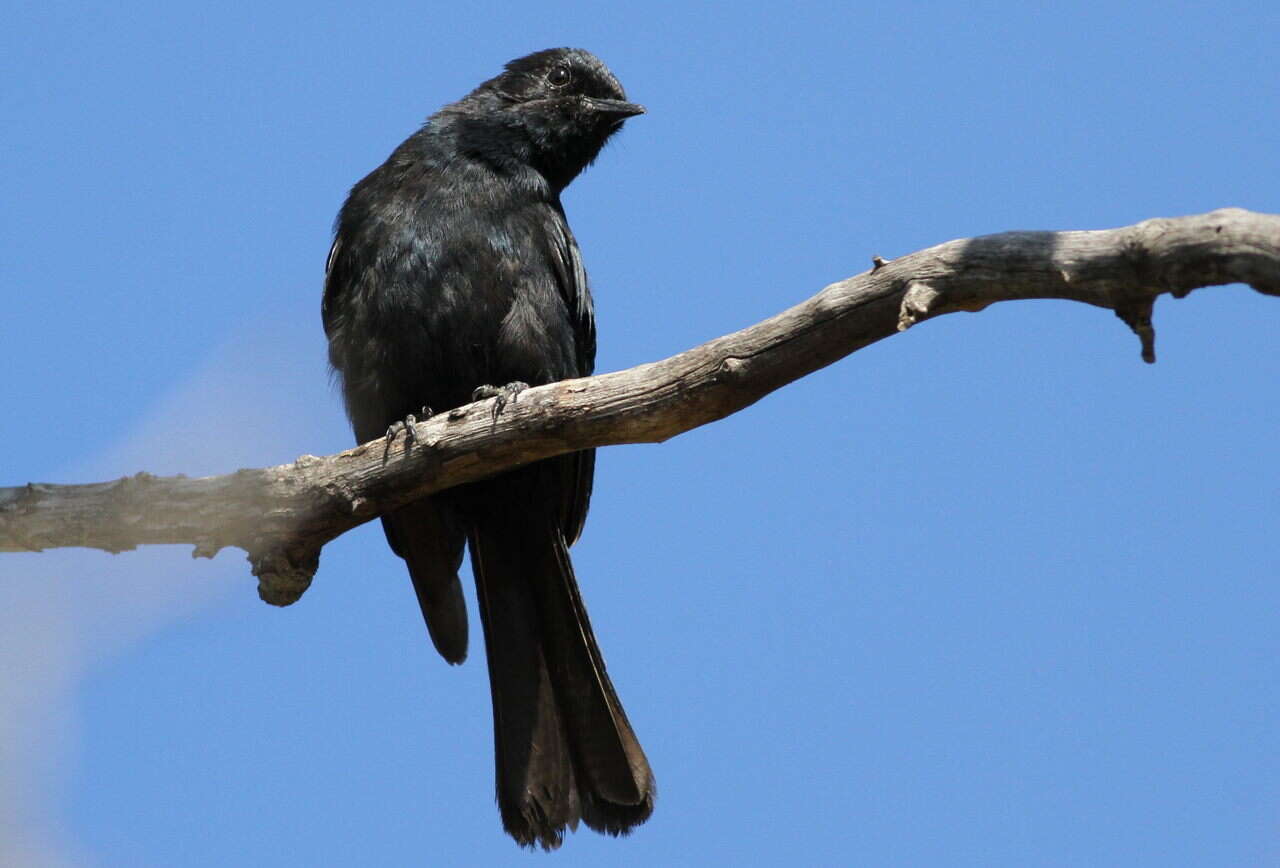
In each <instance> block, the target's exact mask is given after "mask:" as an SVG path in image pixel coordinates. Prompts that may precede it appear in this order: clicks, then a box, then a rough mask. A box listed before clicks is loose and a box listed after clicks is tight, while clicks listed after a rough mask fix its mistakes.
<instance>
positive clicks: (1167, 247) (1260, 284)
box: [0, 209, 1280, 605]
mask: <svg viewBox="0 0 1280 868" xmlns="http://www.w3.org/2000/svg"><path fill="white" fill-rule="evenodd" d="M873 265H874V267H873V268H872V269H871V270H870V271H868V272H865V273H863V274H860V275H857V276H856V277H851V278H848V279H847V280H842V281H840V282H839V283H834V284H832V285H831V286H828V287H827V288H826V289H824V290H822V291H821V292H819V293H818V294H817V295H815V296H813V297H812V298H810V299H808V300H807V301H804V302H802V303H801V304H798V305H796V306H795V307H793V308H791V309H789V310H786V311H783V312H782V313H780V314H778V315H777V316H774V317H771V318H770V319H767V320H765V321H764V322H761V323H758V324H756V325H753V326H751V327H749V328H746V329H743V330H741V331H738V332H734V333H733V334H730V335H725V336H724V337H721V338H717V339H715V340H713V341H709V342H707V343H705V344H703V345H701V346H698V347H694V348H693V349H691V350H687V351H685V352H683V353H680V354H678V355H675V356H672V357H670V358H668V359H664V360H662V361H659V362H653V363H651V364H646V365H639V366H637V367H634V368H630V369H628V370H625V371H618V372H616V373H612V374H603V375H600V376H596V377H589V378H585V379H579V380H566V381H564V382H560V383H553V384H551V385H547V386H541V387H538V388H535V389H530V390H528V391H526V392H523V393H521V394H520V396H519V399H518V400H517V401H516V402H513V403H509V404H507V406H506V408H505V409H504V410H503V411H502V413H501V416H500V417H498V418H495V416H494V404H493V401H492V399H490V400H489V401H485V402H480V403H476V404H471V405H468V406H466V407H462V408H459V409H457V410H454V411H451V412H448V413H442V414H440V415H437V416H434V417H432V418H431V419H430V420H427V421H424V422H420V423H419V424H417V425H416V426H414V427H413V429H412V434H413V436H412V437H406V436H405V435H401V436H400V437H399V438H398V439H396V440H395V441H394V442H391V443H388V442H385V441H381V440H378V441H374V442H371V443H366V444H364V445H362V446H359V447H356V448H355V449H349V450H347V451H346V452H341V453H339V454H337V455H331V456H328V457H325V458H317V457H315V456H310V455H304V456H303V457H301V458H299V459H298V460H297V461H296V462H294V463H293V464H286V465H281V466H278V467H268V468H264V469H252V470H240V471H237V472H235V473H232V474H228V475H225V476H211V477H206V478H203V479H189V478H186V477H183V476H177V477H164V478H161V477H155V476H151V475H149V474H145V473H140V474H138V475H137V476H132V477H127V478H124V479H119V480H116V481H114V482H104V483H95V484H90V485H41V484H29V485H26V486H21V487H17V488H0V551H40V550H42V549H46V548H57V547H63V546H87V547H90V548H98V549H104V550H106V551H110V552H119V551H124V550H127V549H132V548H135V547H136V546H138V545H142V544H148V543H187V544H193V545H195V551H194V555H195V556H204V557H212V556H213V555H214V554H215V553H216V552H217V551H218V550H219V549H221V548H223V547H225V546H237V547H239V548H242V549H244V550H245V551H247V552H248V553H249V560H250V562H251V564H252V567H253V572H254V574H255V575H257V576H258V577H259V593H260V595H261V596H262V598H263V599H264V600H266V601H267V602H269V603H273V604H276V605H287V604H289V603H292V602H294V601H295V600H296V599H298V597H299V596H301V594H302V593H303V592H304V591H305V590H306V588H307V585H308V584H309V583H310V581H311V577H312V576H313V575H314V573H315V570H316V567H317V566H318V564H319V558H320V549H321V548H322V547H323V546H324V544H325V543H327V542H328V541H329V540H331V539H333V538H335V537H337V536H339V535H340V534H342V533H344V532H346V531H348V530H350V529H351V528H353V527H355V526H356V525H359V524H361V523H363V522H366V521H369V520H370V519H372V518H375V517H376V516H378V515H380V514H381V513H383V512H386V511H388V510H390V509H394V508H395V507H397V506H400V505H402V504H404V503H407V502H409V501H411V500H414V499H416V498H418V497H421V496H423V495H425V494H429V493H431V492H433V491H440V490H442V489H445V488H451V487H453V486H455V485H459V484H462V483H465V482H471V481H473V480H476V479H480V478H482V477H484V476H489V475H492V474H494V473H497V472H500V471H503V470H507V469H510V468H512V467H516V466H518V465H521V464H526V463H528V462H530V461H535V460H537V459H540V458H547V457H550V456H552V455H558V454H561V453H564V452H569V451H573V450H576V449H585V448H588V447H593V446H611V445H615V444H621V443H651V442H660V441H663V440H666V439H667V438H669V437H673V436H675V435H676V434H680V433H682V432H684V431H688V430H690V429H691V428H696V427H698V426H700V425H705V424H707V423H708V422H714V421H715V420H717V419H722V418H724V417H725V416H728V415H730V414H732V413H735V412H737V411H738V410H741V409H743V408H744V407H747V406H749V405H751V404H753V403H755V402H756V401H758V400H759V399H760V398H762V397H764V396H765V395H767V394H769V393H770V392H772V391H774V390H775V389H777V388H779V387H781V386H783V385H786V384H787V383H790V382H792V381H793V380H797V379H799V378H800V377H803V376H805V375H806V374H809V373H811V372H813V371H815V370H817V369H819V368H822V367H824V366H826V365H829V364H831V363H832V362H834V361H836V360H838V359H841V358H843V357H844V356H847V355H849V354H850V353H853V352H856V351H857V350H859V349H861V348H862V347H865V346H867V345H868V344H871V343H873V342H875V341H878V340H880V339H882V338H885V337H888V336H890V335H892V334H895V333H897V332H899V331H904V330H906V329H907V328H910V327H911V326H913V325H915V324H917V323H919V322H922V321H923V320H926V319H930V318H932V317H935V316H939V315H941V314H945V313H952V312H954V311H962V310H963V311H978V310H982V309H983V308H985V307H986V306H988V305H990V304H993V303H995V302H998V301H1009V300H1014V299H1032V298H1059V299H1069V300H1073V301H1082V302H1086V303H1088V304H1093V305H1097V306H1099V307H1104V308H1109V309H1111V310H1113V311H1114V312H1115V313H1116V315H1117V316H1118V317H1120V319H1122V320H1123V321H1124V322H1125V323H1126V324H1127V325H1128V326H1129V327H1130V328H1131V329H1132V330H1133V331H1134V333H1135V334H1136V335H1137V336H1138V338H1139V340H1140V342H1141V347H1142V356H1143V358H1144V359H1145V360H1146V361H1148V362H1151V361H1154V360H1155V331H1154V328H1153V327H1152V324H1151V312H1152V307H1153V305H1154V303H1155V300H1156V298H1157V297H1159V296H1160V295H1161V294H1163V293H1169V294H1171V295H1173V296H1174V297H1176V298H1181V297H1182V296H1185V295H1186V294H1187V293H1189V292H1191V290H1193V289H1196V288H1198V287H1204V286H1214V285H1220V284H1227V283H1247V284H1249V285H1250V286H1252V287H1253V288H1254V289H1256V290H1257V291H1258V292H1261V293H1264V294H1267V295H1280V216H1277V215H1267V214H1255V213H1251V212H1248V211H1243V210H1240V209H1224V210H1220V211H1214V212H1211V213H1209V214H1202V215H1197V216H1191V217H1177V218H1170V219H1154V220H1146V221H1144V222H1142V223H1138V224H1136V225H1134V226H1126V227H1123V228H1119V229H1106V230H1099V231H1089V232H1007V233H1003V234H1000V235H988V236H983V237H980V238H972V239H964V240H958V241H949V242H947V243H946V244H940V245H938V246H936V247H930V248H928V249H927V250H922V251H919V252H918V253H913V254H911V255H909V256H904V257H901V258H899V259H895V260H893V261H885V260H883V259H881V258H879V257H876V258H875V259H874V260H873Z"/></svg>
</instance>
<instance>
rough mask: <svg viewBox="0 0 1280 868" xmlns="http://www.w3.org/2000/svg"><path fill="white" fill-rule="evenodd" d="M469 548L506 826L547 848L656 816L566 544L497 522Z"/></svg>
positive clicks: (478, 530) (477, 533) (551, 534)
mask: <svg viewBox="0 0 1280 868" xmlns="http://www.w3.org/2000/svg"><path fill="white" fill-rule="evenodd" d="M513 535H514V536H518V537H519V538H518V539H513V538H512V537H513ZM470 542H471V557H472V566H473V569H474V572H475V576H476V590H477V596H478V597H479V601H480V616H481V620H482V622H483V624H484V635H485V649H486V651H487V657H488V661H489V684H490V688H491V690H492V692H493V725H494V746H495V754H496V757H497V796H498V807H499V809H500V810H501V812H502V822H503V825H504V826H505V827H506V830H507V832H508V834H510V835H511V836H512V837H513V838H515V839H516V841H518V842H519V843H520V844H522V845H525V846H532V845H534V844H540V845H541V846H542V847H543V848H544V849H547V850H552V849H555V848H556V847H558V846H559V845H560V842H561V840H562V839H563V836H564V830H565V827H566V826H567V827H569V828H576V827H577V823H578V820H579V819H582V820H583V822H585V823H586V824H587V826H589V827H590V828H592V829H595V830H596V831H599V832H606V833H608V834H611V835H624V834H626V833H628V832H630V831H631V829H632V828H633V827H634V826H637V825H639V824H640V823H643V822H644V821H645V820H646V819H648V817H649V814H650V813H652V811H653V800H654V782H653V775H652V773H651V772H650V770H649V763H648V760H646V759H645V755H644V751H643V750H642V749H641V747H640V743H639V742H638V741H637V740H636V737H635V733H633V732H632V730H631V724H630V723H628V722H627V716H626V713H625V712H624V711H623V710H622V705H621V703H619V702H618V697H617V694H615V693H614V690H613V685H612V684H611V683H610V681H609V675H608V673H607V672H605V668H604V660H603V659H602V658H601V656H600V649H599V648H598V647H597V646H596V640H595V636H593V635H592V632H591V623H590V622H589V621H588V620H587V612H586V609H585V607H584V606H583V604H582V598H581V596H580V595H579V593H578V585H577V581H576V579H575V578H574V574H573V564H572V562H571V561H570V560H569V552H568V547H567V545H566V544H565V540H564V536H563V534H562V533H561V532H560V530H558V529H555V528H549V527H545V526H543V527H534V528H524V527H522V528H520V529H519V530H516V529H515V528H513V527H511V525H510V524H508V523H507V522H502V526H501V527H500V528H491V529H486V528H485V527H484V526H483V525H480V526H473V528H472V530H471V535H470Z"/></svg>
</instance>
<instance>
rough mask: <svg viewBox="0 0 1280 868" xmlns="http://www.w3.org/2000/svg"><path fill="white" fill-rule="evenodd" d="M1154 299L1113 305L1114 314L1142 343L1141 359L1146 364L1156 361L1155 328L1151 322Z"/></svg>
mask: <svg viewBox="0 0 1280 868" xmlns="http://www.w3.org/2000/svg"><path fill="white" fill-rule="evenodd" d="M1154 309H1155V299H1153V298H1144V299H1141V300H1138V301H1129V302H1122V303H1120V304H1117V305H1116V307H1115V313H1116V316H1118V317H1120V319H1121V320H1123V321H1124V324H1125V325H1127V326H1128V327H1129V328H1130V329H1131V330H1132V331H1133V333H1134V334H1135V335H1137V336H1138V340H1139V341H1140V342H1141V344H1142V360H1143V361H1144V362H1146V363H1147V364H1148V365H1154V364H1155V362H1156V328H1155V325H1154V324H1153V323H1152V322H1151V315H1152V312H1153V311H1154Z"/></svg>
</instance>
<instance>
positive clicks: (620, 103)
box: [587, 97, 645, 120]
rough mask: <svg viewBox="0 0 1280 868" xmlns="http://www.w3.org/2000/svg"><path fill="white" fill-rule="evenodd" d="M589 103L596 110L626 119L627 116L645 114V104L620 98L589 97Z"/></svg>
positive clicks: (607, 115)
mask: <svg viewBox="0 0 1280 868" xmlns="http://www.w3.org/2000/svg"><path fill="white" fill-rule="evenodd" d="M587 105H589V106H590V107H591V108H592V109H593V110H595V111H596V112H598V113H600V114H602V115H605V116H606V117H612V118H617V119H618V120H625V119H626V118H631V117H635V116H636V115H642V114H644V111H645V110H644V106H642V105H638V104H636V103H633V102H626V101H625V100H620V99H596V98H595V97H587Z"/></svg>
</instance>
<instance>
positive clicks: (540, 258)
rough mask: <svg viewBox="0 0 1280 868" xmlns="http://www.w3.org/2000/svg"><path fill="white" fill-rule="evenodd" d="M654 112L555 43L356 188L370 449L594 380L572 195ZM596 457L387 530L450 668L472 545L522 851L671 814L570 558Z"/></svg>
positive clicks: (347, 319)
mask: <svg viewBox="0 0 1280 868" xmlns="http://www.w3.org/2000/svg"><path fill="white" fill-rule="evenodd" d="M643 112H644V108H643V107H641V106H638V105H636V104H634V103H631V102H628V101H627V98H626V94H625V93H624V92H623V90H622V85H620V84H619V83H618V80H617V79H616V78H614V76H613V74H612V73H611V72H610V71H609V70H608V68H607V67H606V66H605V65H604V64H603V63H602V62H601V61H600V60H599V59H598V58H596V57H595V56H593V55H591V54H589V53H588V52H586V51H581V50H577V49H568V48H558V49H550V50H547V51H539V52H537V53H535V54H531V55H529V56H528V57H522V58H520V59H518V60H513V61H511V62H510V63H508V64H507V65H506V69H505V71H504V72H503V73H502V74H501V75H499V76H497V77H496V78H492V79H490V80H489V81H486V82H485V83H484V84H482V85H480V86H479V87H477V88H476V89H475V90H474V91H472V92H471V93H469V94H467V95H466V96H465V97H463V98H462V99H460V100H458V101H457V102H455V103H453V104H452V105H448V106H445V107H444V108H442V109H441V110H440V111H438V112H436V113H435V114H434V115H432V116H431V117H430V118H428V119H427V122H426V124H425V125H423V127H422V128H421V129H420V130H418V132H416V133H414V134H413V135H412V136H410V137H409V138H408V139H406V140H405V141H404V143H402V144H401V145H400V147H398V148H396V150H395V151H394V152H393V153H392V154H391V156H390V157H389V158H388V159H387V161H386V162H385V163H383V164H382V165H381V166H379V167H378V168H377V169H375V170H374V171H373V172H371V173H370V174H369V175H368V176H367V177H366V178H364V179H363V180H362V181H360V182H359V183H358V184H356V185H355V187H353V188H352V190H351V194H350V196H348V198H347V201H346V203H345V204H344V205H343V206H342V211H341V212H340V213H339V215H338V219H337V221H336V228H335V237H334V241H333V247H332V249H331V250H330V251H329V260H328V264H327V265H326V268H325V289H324V303H323V307H322V315H323V319H324V328H325V334H326V335H327V336H328V338H329V360H330V362H331V364H332V365H333V368H334V371H335V373H336V374H337V376H338V378H339V379H340V380H341V384H342V391H343V397H344V398H345V401H346V408H347V415H348V416H349V417H350V419H351V425H352V428H353V429H354V432H355V436H356V439H357V440H358V441H359V442H361V443H364V442H366V441H369V440H372V439H374V438H376V437H379V436H381V435H383V433H384V432H386V433H387V435H388V436H392V435H393V434H394V433H395V431H396V430H398V425H397V422H398V421H399V420H405V419H407V417H408V416H409V415H410V414H412V413H417V412H420V411H421V410H422V408H426V407H430V408H434V409H435V410H436V411H442V410H446V409H450V408H453V407H458V406H461V405H463V404H466V403H469V402H470V401H471V400H473V395H475V394H480V395H488V394H495V393H496V394H499V401H502V399H503V397H504V396H505V397H513V396H515V394H516V393H517V392H518V390H519V389H521V388H523V387H524V386H526V385H539V384H543V383H551V382H555V381H557V380H563V379H568V378H571V377H582V376H587V375H589V374H591V372H592V369H593V368H594V365H595V352H596V335H595V319H594V312H593V309H592V303H591V293H590V291H589V290H588V288H587V276H586V273H585V271H584V270H583V266H582V259H581V256H580V254H579V251H578V244H577V242H576V241H575V240H574V237H573V233H572V232H570V231H569V224H568V223H567V221H566V219H565V214H564V209H563V208H562V207H561V205H560V192H561V191H562V190H563V189H564V188H565V187H566V186H567V185H568V184H569V182H570V181H572V180H573V179H574V178H575V177H576V176H577V175H578V173H580V172H581V171H582V170H583V169H584V168H586V167H587V166H588V165H589V164H590V163H591V162H592V161H593V160H594V159H595V157H596V155H597V154H598V153H599V152H600V149H601V148H602V147H603V146H604V144H605V142H606V141H607V140H608V139H609V137H610V136H612V135H613V134H614V133H616V132H617V131H618V130H619V128H621V126H622V123H623V121H624V120H625V119H626V118H629V117H632V116H633V115H638V114H641V113H643ZM504 384H505V385H504ZM594 465H595V453H594V452H593V451H585V452H577V453H573V454H569V455H564V456H560V457H557V458H552V459H548V460H545V461H540V462H537V463H535V464H531V465H528V466H526V467H523V468H520V469H518V470H515V471H512V472H508V473H504V474H502V475H500V476H496V477H494V478H492V479H489V480H485V481H482V482H478V483H474V484H471V485H467V486H462V487H459V488H456V489H452V490H450V491H445V492H441V493H440V494H437V495H433V496H432V497H429V498H425V499H423V500H420V501H417V502H415V503H412V504H409V505H408V506H405V507H402V508H401V509H398V510H396V511H395V512H393V513H390V514H388V515H385V516H383V519H382V524H383V528H384V530H385V531H386V535H387V541H388V542H389V543H390V544H391V548H392V550H393V551H394V552H395V553H396V554H398V555H399V556H400V557H402V558H404V560H405V561H406V562H407V564H408V567H409V576H410V578H412V580H413V587H414V590H415V591H416V592H417V596H418V602H419V604H420V605H421V607H422V614H423V616H424V617H425V619H426V622H427V630H428V632H429V633H430V635H431V640H432V641H433V642H434V643H435V646H436V648H437V650H439V652H440V654H441V655H442V656H443V657H444V658H445V660H447V661H449V662H450V663H461V662H462V660H463V658H465V657H466V653H467V614H466V608H465V604H464V602H463V597H462V586H461V584H460V583H459V581H458V568H459V567H460V566H461V563H462V551H463V547H464V544H465V545H466V546H469V548H470V551H471V567H472V571H473V573H474V574H475V579H476V594H477V596H478V597H479V603H480V616H481V622H482V624H483V625H484V636H485V650H486V652H487V657H488V661H489V683H490V688H491V690H492V694H493V729H494V748H495V752H496V756H497V798H498V807H499V809H500V810H501V813H502V822H503V825H504V826H505V827H506V830H507V832H508V833H509V834H510V835H511V836H512V837H514V838H515V839H516V841H517V842H519V843H520V844H522V845H526V846H532V845H534V844H540V845H542V847H543V848H545V849H548V850H550V849H554V848H555V847H558V846H559V845H560V843H561V841H562V839H563V836H564V830H565V827H566V826H567V827H569V828H576V827H577V823H578V820H579V819H581V820H582V821H583V822H585V823H586V824H587V826H589V827H590V828H592V829H595V830H596V831H600V832H607V833H609V834H612V835H621V834H626V833H627V832H629V831H631V829H632V828H633V827H635V826H636V825H638V824H640V823H643V822H644V821H645V820H646V819H648V817H649V814H650V813H651V812H652V810H653V799H654V782H653V775H652V773H651V772H650V770H649V764H648V761H647V760H646V759H645V755H644V751H643V750H642V749H641V747H640V744H639V742H638V741H637V740H636V737H635V734H634V733H633V732H632V730H631V725H630V724H629V723H628V722H627V716H626V714H625V712H623V710H622V705H621V703H620V702H619V701H618V697H617V695H616V694H615V693H614V689H613V685H612V684H611V683H610V681H609V676H608V674H607V673H606V672H605V668H604V660H603V658H602V657H601V655H600V650H599V648H598V647H597V646H596V641H595V637H594V636H593V635H592V632H591V624H590V622H589V621H588V620H587V610H586V608H585V607H584V606H583V603H582V598H581V596H580V595H579V593H578V585H577V581H576V580H575V578H574V573H573V565H572V563H571V562H570V560H569V551H568V549H569V546H570V545H571V544H572V543H573V542H574V541H575V540H576V539H577V538H578V535H579V533H580V532H581V531H582V524H583V520H584V519H585V517H586V513H587V503H588V500H589V499H590V497H591V479H592V474H593V469H594Z"/></svg>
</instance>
